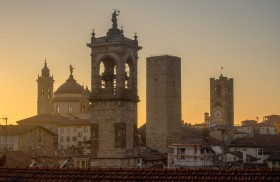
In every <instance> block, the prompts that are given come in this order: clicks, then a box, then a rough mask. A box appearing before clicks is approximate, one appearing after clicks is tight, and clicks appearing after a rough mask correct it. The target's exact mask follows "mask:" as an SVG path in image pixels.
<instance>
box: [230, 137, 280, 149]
mask: <svg viewBox="0 0 280 182" xmlns="http://www.w3.org/2000/svg"><path fill="white" fill-rule="evenodd" d="M279 141H280V135H256V136H255V137H254V138H237V139H235V140H234V141H233V142H232V143H231V146H232V147H243V146H246V147H280V142H279Z"/></svg>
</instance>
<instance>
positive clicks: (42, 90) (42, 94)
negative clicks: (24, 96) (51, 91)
mask: <svg viewBox="0 0 280 182" xmlns="http://www.w3.org/2000/svg"><path fill="white" fill-rule="evenodd" d="M44 94H45V93H44V88H41V99H43V98H44Z"/></svg>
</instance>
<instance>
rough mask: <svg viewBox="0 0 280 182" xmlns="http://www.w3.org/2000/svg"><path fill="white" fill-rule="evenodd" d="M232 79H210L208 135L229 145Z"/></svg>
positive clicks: (231, 114) (232, 106) (232, 115)
mask: <svg viewBox="0 0 280 182" xmlns="http://www.w3.org/2000/svg"><path fill="white" fill-rule="evenodd" d="M233 127H234V105H233V79H232V78H227V77H224V76H223V75H222V74H221V75H220V77H219V79H215V78H210V131H211V132H210V135H211V136H212V137H215V138H217V139H219V140H222V141H224V142H225V143H227V144H229V143H230V141H231V140H232V138H233Z"/></svg>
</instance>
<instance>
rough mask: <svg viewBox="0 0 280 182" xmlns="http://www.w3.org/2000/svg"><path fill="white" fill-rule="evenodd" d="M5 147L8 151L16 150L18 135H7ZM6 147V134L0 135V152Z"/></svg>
mask: <svg viewBox="0 0 280 182" xmlns="http://www.w3.org/2000/svg"><path fill="white" fill-rule="evenodd" d="M7 148H8V151H11V150H18V136H17V135H8V136H7ZM5 149H6V135H0V152H4V151H5Z"/></svg>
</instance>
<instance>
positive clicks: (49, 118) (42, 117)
mask: <svg viewBox="0 0 280 182" xmlns="http://www.w3.org/2000/svg"><path fill="white" fill-rule="evenodd" d="M68 121H69V119H68V118H67V117H63V116H60V115H53V114H39V115H35V116H32V117H29V118H26V119H22V120H19V121H17V123H19V124H21V123H24V122H55V123H61V122H68Z"/></svg>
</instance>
